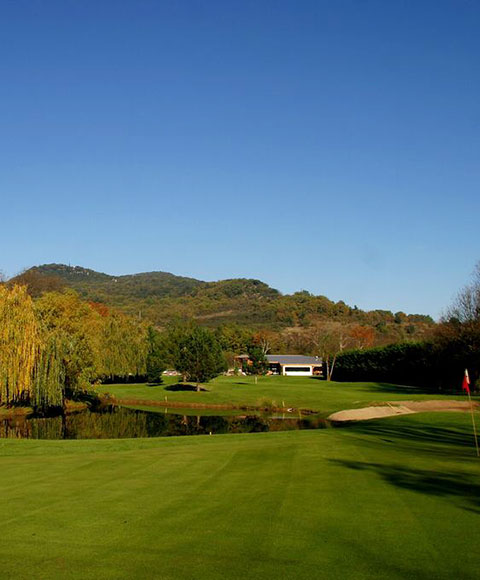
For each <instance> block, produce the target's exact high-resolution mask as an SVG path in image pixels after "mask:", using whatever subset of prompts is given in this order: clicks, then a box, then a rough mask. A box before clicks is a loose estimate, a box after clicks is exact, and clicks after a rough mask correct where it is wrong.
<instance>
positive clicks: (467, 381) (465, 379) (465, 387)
mask: <svg viewBox="0 0 480 580" xmlns="http://www.w3.org/2000/svg"><path fill="white" fill-rule="evenodd" d="M462 390H463V391H467V395H468V402H469V403H470V413H471V414H472V425H473V437H474V439H475V449H476V450H477V457H480V450H479V449H478V437H477V426H476V425H475V414H474V411H473V402H472V397H471V396H470V377H469V376H468V370H467V369H465V374H464V375H463V383H462Z"/></svg>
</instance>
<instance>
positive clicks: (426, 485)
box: [330, 459, 480, 514]
mask: <svg viewBox="0 0 480 580" xmlns="http://www.w3.org/2000/svg"><path fill="white" fill-rule="evenodd" d="M330 461H331V462H332V463H336V464H337V465H340V466H342V467H346V468H348V469H355V470H358V471H372V472H374V473H376V474H377V475H379V476H380V477H381V478H382V479H383V480H384V481H386V482H387V483H390V484H391V485H395V486H397V487H401V488H403V489H409V490H411V491H416V492H419V493H424V494H427V495H435V496H443V497H451V498H458V500H460V501H459V502H458V503H459V504H461V507H462V508H463V509H466V510H468V511H473V512H475V513H479V514H480V480H479V478H478V477H474V476H472V475H469V474H466V473H459V472H456V473H449V474H443V473H438V472H437V471H431V470H426V469H413V468H408V467H401V466H398V465H381V464H380V463H366V462H362V461H348V460H341V459H331V460H330Z"/></svg>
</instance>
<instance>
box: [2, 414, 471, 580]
mask: <svg viewBox="0 0 480 580" xmlns="http://www.w3.org/2000/svg"><path fill="white" fill-rule="evenodd" d="M469 433H470V426H469V423H468V416H467V415H463V414H453V413H450V414H446V413H445V414H442V413H437V414H432V415H416V416H408V417H401V418H395V419H388V420H384V421H378V422H368V423H364V424H359V425H358V426H356V427H348V428H344V429H327V430H321V431H301V432H281V433H266V434H263V433H261V434H253V435H219V436H213V437H188V438H187V437H185V438H173V439H152V440H145V439H144V440H117V441H15V440H13V441H11V440H4V441H1V442H0V461H1V463H2V477H1V479H0V502H1V510H0V519H1V522H2V524H3V525H2V529H3V540H2V542H1V543H0V561H1V562H2V565H1V572H0V575H1V576H2V577H5V578H13V577H15V578H57V577H58V578H82V579H88V578H95V579H102V578H115V579H119V578H165V579H170V578H171V579H181V578H208V579H217V578H218V579H224V578H242V579H243V578H308V577H313V578H318V577H323V578H425V579H427V578H429V579H430V578H445V579H447V578H448V579H450V578H455V577H457V578H472V579H473V578H476V577H478V566H479V565H480V556H479V554H478V550H476V549H474V546H473V549H470V548H469V547H468V543H467V541H466V538H468V537H472V534H473V533H474V531H475V530H476V529H477V528H478V523H479V516H480V504H479V499H478V498H479V496H480V476H479V461H478V460H476V458H475V457H474V452H473V450H472V448H471V447H469V446H467V444H471V436H470V435H469Z"/></svg>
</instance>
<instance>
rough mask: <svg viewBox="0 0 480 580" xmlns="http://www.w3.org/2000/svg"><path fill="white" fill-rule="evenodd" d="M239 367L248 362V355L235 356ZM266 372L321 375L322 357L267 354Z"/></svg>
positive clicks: (303, 375)
mask: <svg viewBox="0 0 480 580" xmlns="http://www.w3.org/2000/svg"><path fill="white" fill-rule="evenodd" d="M235 358H236V360H237V361H238V363H240V364H239V366H240V368H241V367H242V363H244V362H246V363H247V364H248V360H249V359H248V355H247V354H242V355H240V356H237V357H235ZM266 359H267V361H268V374H270V375H286V376H295V377H313V376H318V377H322V376H323V363H322V359H321V358H319V357H317V356H304V355H301V354H267V355H266Z"/></svg>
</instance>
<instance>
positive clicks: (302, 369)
mask: <svg viewBox="0 0 480 580" xmlns="http://www.w3.org/2000/svg"><path fill="white" fill-rule="evenodd" d="M285 372H286V373H310V372H311V369H310V367H285Z"/></svg>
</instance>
